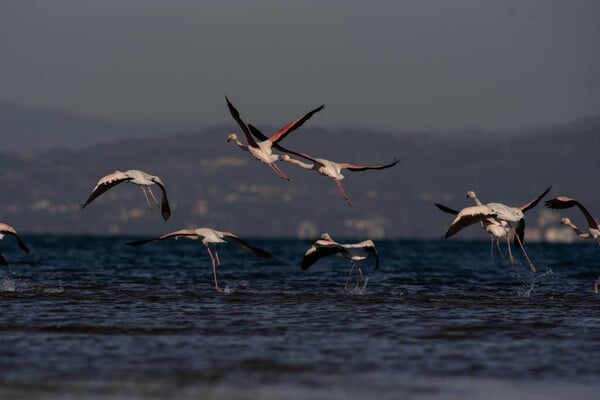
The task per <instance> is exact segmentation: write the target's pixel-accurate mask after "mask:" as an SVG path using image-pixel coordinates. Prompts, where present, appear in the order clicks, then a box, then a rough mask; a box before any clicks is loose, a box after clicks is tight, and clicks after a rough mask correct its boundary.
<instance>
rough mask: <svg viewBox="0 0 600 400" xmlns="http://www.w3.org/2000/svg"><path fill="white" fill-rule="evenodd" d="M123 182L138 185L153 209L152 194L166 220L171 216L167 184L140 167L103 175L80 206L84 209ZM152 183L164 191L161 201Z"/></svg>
mask: <svg viewBox="0 0 600 400" xmlns="http://www.w3.org/2000/svg"><path fill="white" fill-rule="evenodd" d="M122 182H129V183H134V184H136V185H138V186H139V188H140V189H141V190H142V192H143V193H144V196H145V197H146V202H147V203H148V207H150V209H151V210H153V209H154V208H153V207H152V204H151V203H150V199H149V198H148V194H150V196H151V197H152V199H153V200H154V203H155V204H156V205H157V206H160V210H161V214H162V217H163V218H164V220H165V221H166V220H167V219H169V217H170V216H171V208H170V207H169V200H168V199H167V191H166V190H165V184H164V183H163V181H162V180H161V179H160V178H159V177H158V176H155V175H150V174H148V173H146V172H144V171H140V170H138V169H130V170H129V171H125V172H121V171H115V172H113V173H111V174H108V175H106V176H103V177H102V178H100V180H99V181H98V183H97V184H96V187H94V190H92V193H91V194H90V196H89V197H88V199H87V200H86V202H85V203H83V204H81V205H80V206H79V208H80V209H81V210H83V209H84V208H85V206H87V205H88V204H90V203H91V202H92V201H94V200H95V199H96V198H97V197H98V196H100V195H101V194H103V193H104V192H106V191H107V190H108V189H110V188H112V187H113V186H116V185H118V184H119V183H122ZM152 185H158V187H159V188H160V190H161V191H162V199H161V201H160V203H159V202H158V200H157V199H156V197H155V196H154V193H152V189H151V188H150V186H152Z"/></svg>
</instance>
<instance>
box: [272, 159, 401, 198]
mask: <svg viewBox="0 0 600 400" xmlns="http://www.w3.org/2000/svg"><path fill="white" fill-rule="evenodd" d="M285 151H287V152H289V153H292V154H296V155H299V156H300V157H303V158H305V159H307V160H310V161H312V164H310V163H305V162H302V161H300V160H296V159H294V158H291V157H290V156H289V155H287V154H283V155H282V156H281V160H282V161H286V162H289V163H292V164H296V165H298V166H300V167H302V168H304V169H310V170H313V171H316V172H318V173H319V174H321V175H323V176H328V177H330V178H331V179H333V181H334V182H335V184H336V186H337V188H338V190H339V192H340V194H341V195H342V197H343V198H344V200H346V202H347V203H348V205H349V206H350V207H353V205H352V202H351V201H350V198H348V195H347V194H346V192H345V191H344V188H343V186H342V182H341V180H342V179H344V175H342V169H347V170H348V171H366V170H368V169H386V168H391V167H393V166H394V165H396V164H398V160H397V159H394V161H393V162H391V163H389V164H383V165H362V164H352V163H347V162H339V163H338V162H335V161H331V160H327V159H325V158H317V157H312V156H310V155H308V154H306V153H301V152H297V151H291V150H285Z"/></svg>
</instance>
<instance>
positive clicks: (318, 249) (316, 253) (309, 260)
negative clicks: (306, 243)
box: [300, 242, 346, 270]
mask: <svg viewBox="0 0 600 400" xmlns="http://www.w3.org/2000/svg"><path fill="white" fill-rule="evenodd" d="M345 251H346V249H344V248H343V247H342V246H340V245H339V244H337V243H336V244H331V245H325V246H323V245H319V244H318V242H317V243H314V244H313V245H312V246H310V247H309V248H308V250H306V253H304V257H303V258H302V263H301V264H300V267H301V268H302V269H303V270H307V269H308V268H309V267H310V266H311V265H313V264H314V263H316V262H317V261H319V260H320V259H321V258H323V257H328V256H332V255H335V254H339V253H343V252H345Z"/></svg>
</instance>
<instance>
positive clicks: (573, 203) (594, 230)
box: [545, 196, 600, 294]
mask: <svg viewBox="0 0 600 400" xmlns="http://www.w3.org/2000/svg"><path fill="white" fill-rule="evenodd" d="M545 204H546V207H548V208H553V209H559V210H562V209H565V208H571V207H577V208H579V210H581V212H582V214H583V216H584V217H585V219H586V221H587V224H588V231H587V232H585V233H584V232H582V231H581V230H580V229H579V228H578V227H577V226H576V225H575V224H574V223H573V222H571V220H570V219H569V218H567V217H564V218H562V219H561V220H560V223H561V224H564V225H567V226H568V227H570V228H571V229H573V231H574V232H575V234H577V236H579V237H580V238H582V239H593V240H595V241H596V243H598V245H600V226H598V222H597V221H596V220H595V219H594V217H592V214H590V212H589V211H588V210H587V209H586V208H585V207H584V206H583V204H581V203H580V202H578V201H577V200H575V199H572V198H570V197H567V196H558V197H556V198H554V199H551V200H547V201H546V202H545ZM599 285H600V276H598V279H596V282H595V283H594V292H595V293H596V294H598V291H599V289H598V286H599Z"/></svg>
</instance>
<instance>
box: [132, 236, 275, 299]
mask: <svg viewBox="0 0 600 400" xmlns="http://www.w3.org/2000/svg"><path fill="white" fill-rule="evenodd" d="M169 238H175V239H179V238H188V239H192V240H201V241H202V244H203V245H204V247H206V251H207V252H208V255H209V256H210V260H211V262H212V268H213V277H214V280H215V289H216V290H217V292H221V291H222V289H221V288H220V287H219V282H218V281H217V268H218V267H220V266H221V261H220V260H219V253H218V252H217V243H226V240H225V239H227V240H231V241H233V242H235V243H237V244H238V245H239V246H240V247H242V248H243V249H245V250H247V251H248V252H249V253H251V254H253V255H255V256H257V257H264V258H270V257H272V256H271V254H270V253H269V252H267V251H265V250H263V249H259V248H258V247H254V246H251V245H250V244H249V243H248V242H246V241H244V240H242V239H240V238H239V237H238V236H237V235H234V234H233V233H231V232H222V231H218V230H216V229H211V228H197V229H181V230H178V231H175V232H171V233H167V234H164V235H162V236H159V237H157V238H153V239H146V240H138V241H134V242H127V243H126V244H128V245H130V246H140V245H143V244H146V243H151V242H156V241H159V240H164V239H169ZM211 243H212V244H213V249H214V252H215V254H214V255H213V253H212V252H211V251H210V247H209V245H210V244H211Z"/></svg>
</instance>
